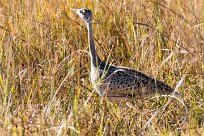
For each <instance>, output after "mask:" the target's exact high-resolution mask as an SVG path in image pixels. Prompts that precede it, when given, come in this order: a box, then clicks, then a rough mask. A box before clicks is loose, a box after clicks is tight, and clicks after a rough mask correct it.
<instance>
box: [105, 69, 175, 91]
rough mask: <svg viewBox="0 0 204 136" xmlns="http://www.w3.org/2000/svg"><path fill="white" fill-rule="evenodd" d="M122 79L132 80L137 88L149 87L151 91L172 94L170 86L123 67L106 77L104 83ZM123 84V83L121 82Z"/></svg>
mask: <svg viewBox="0 0 204 136" xmlns="http://www.w3.org/2000/svg"><path fill="white" fill-rule="evenodd" d="M120 78H121V79H123V81H124V80H129V81H130V80H132V79H133V82H134V83H135V84H134V85H135V86H136V87H138V88H140V87H149V88H151V89H152V90H153V91H158V92H161V93H168V94H169V93H172V92H173V91H174V89H173V88H171V87H170V86H168V85H167V84H165V83H163V82H161V81H159V80H156V79H153V78H151V77H149V76H147V75H145V74H143V73H141V72H138V71H136V70H133V69H128V68H125V67H119V69H118V70H115V71H114V72H113V73H112V74H111V75H110V76H108V77H107V78H106V79H105V82H110V81H111V80H113V79H119V80H120ZM121 83H122V84H123V82H121Z"/></svg>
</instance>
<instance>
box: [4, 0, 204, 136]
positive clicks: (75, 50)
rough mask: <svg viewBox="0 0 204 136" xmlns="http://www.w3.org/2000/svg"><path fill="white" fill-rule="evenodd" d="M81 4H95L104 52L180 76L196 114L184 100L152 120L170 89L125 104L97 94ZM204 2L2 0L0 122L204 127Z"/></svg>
mask: <svg viewBox="0 0 204 136" xmlns="http://www.w3.org/2000/svg"><path fill="white" fill-rule="evenodd" d="M71 7H74V8H81V7H87V8H90V9H91V10H92V11H93V18H94V21H93V22H94V24H93V27H94V35H95V39H96V43H97V49H98V52H99V55H100V56H101V58H103V59H104V60H109V63H112V64H114V65H122V66H128V67H131V68H134V69H136V70H139V71H142V72H144V73H146V74H148V75H151V76H152V77H155V78H158V79H160V80H162V81H164V82H166V83H168V84H169V85H170V86H172V87H176V86H177V85H179V86H178V91H179V92H180V93H181V95H182V96H181V98H180V99H182V101H183V102H184V103H185V105H186V107H187V108H188V114H187V115H186V114H185V108H184V106H182V104H181V103H180V102H179V101H177V100H175V99H174V100H172V101H171V103H170V104H169V105H168V106H167V107H166V108H165V109H164V111H163V112H160V113H158V114H156V116H155V117H154V118H152V120H151V122H149V124H148V125H146V126H145V124H146V123H147V122H148V121H150V118H151V117H152V116H153V114H155V113H156V112H157V111H159V110H158V109H159V108H160V107H162V105H164V104H165V103H166V102H167V98H154V99H152V100H144V101H140V100H135V102H132V103H130V104H129V106H127V105H126V104H123V105H120V106H118V105H115V104H111V103H109V102H107V101H106V102H104V101H102V100H101V98H100V97H99V96H98V95H97V94H96V93H94V94H93V93H92V92H93V89H92V86H91V83H90V76H89V72H90V71H89V67H90V62H89V57H88V54H87V53H86V50H87V45H88V44H87V32H86V29H84V28H85V27H84V26H85V25H84V23H83V22H82V21H81V20H80V19H79V17H78V16H76V15H75V14H74V13H72V12H71V10H70V8H71ZM203 7H204V1H202V0H200V1H198V0H191V1H185V0H177V1H170V0H165V1H162V0H161V1H160V0H158V1H156V0H155V1H154V0H153V1H144V0H137V1H135V0H126V1H117V0H116V1H110V0H99V1H88V0H85V1H84V0H78V1H74V0H69V1H65V0H58V1H55V0H44V1H40V0H37V1H34V0H33V1H31V0H30V1H29V0H22V1H18V0H12V1H7V0H2V1H0V18H1V19H0V38H1V39H0V128H1V129H2V130H3V131H5V133H9V134H10V135H30V134H32V135H141V134H146V135H156V134H159V135H202V134H203V133H204V130H203V126H204V125H203V124H204V61H203V60H204V9H203ZM182 78H183V82H181V84H179V81H181V79H182ZM183 117H186V120H181V121H180V119H183ZM182 121H183V122H182Z"/></svg>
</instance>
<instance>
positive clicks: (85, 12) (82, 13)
mask: <svg viewBox="0 0 204 136" xmlns="http://www.w3.org/2000/svg"><path fill="white" fill-rule="evenodd" d="M72 11H74V12H76V13H77V14H78V15H79V17H80V18H81V19H83V20H84V21H85V22H86V23H91V21H92V12H91V10H90V9H87V8H81V9H73V8H72Z"/></svg>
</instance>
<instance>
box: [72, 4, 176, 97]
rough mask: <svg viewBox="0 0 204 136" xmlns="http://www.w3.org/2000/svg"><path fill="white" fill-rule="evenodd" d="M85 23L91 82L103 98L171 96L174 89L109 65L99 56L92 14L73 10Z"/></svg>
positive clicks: (122, 68)
mask: <svg viewBox="0 0 204 136" xmlns="http://www.w3.org/2000/svg"><path fill="white" fill-rule="evenodd" d="M72 10H73V11H75V12H76V13H77V14H78V15H79V17H80V18H81V19H82V20H84V21H85V23H86V25H87V29H88V42H89V51H90V57H91V81H92V84H93V86H94V88H95V90H96V91H97V92H98V93H99V95H101V96H107V97H108V98H111V99H112V98H116V99H117V100H118V98H128V97H133V96H140V97H141V96H148V95H151V94H155V93H156V92H158V93H159V94H171V93H173V91H174V89H172V88H171V87H170V86H168V85H167V84H165V83H163V82H161V81H159V80H156V79H153V78H151V77H149V76H147V75H145V74H143V73H141V72H138V71H136V70H133V69H130V68H126V67H120V66H113V65H109V64H107V63H106V62H104V61H102V60H101V59H100V57H99V56H98V54H97V52H96V48H95V44H94V36H93V31H92V12H91V10H89V9H87V8H82V9H72Z"/></svg>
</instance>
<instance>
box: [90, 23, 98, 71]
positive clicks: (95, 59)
mask: <svg viewBox="0 0 204 136" xmlns="http://www.w3.org/2000/svg"><path fill="white" fill-rule="evenodd" d="M87 29H88V42H89V52H90V53H91V64H93V65H94V66H95V67H98V64H99V63H100V61H101V60H100V58H99V57H98V54H97V52H96V48H95V44H94V37H93V31H92V23H87Z"/></svg>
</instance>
